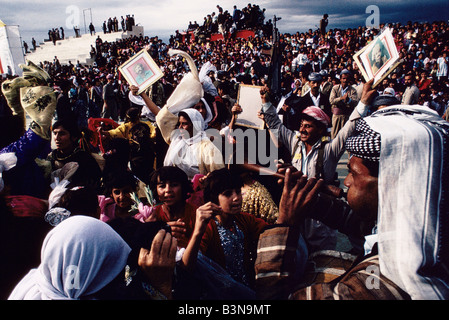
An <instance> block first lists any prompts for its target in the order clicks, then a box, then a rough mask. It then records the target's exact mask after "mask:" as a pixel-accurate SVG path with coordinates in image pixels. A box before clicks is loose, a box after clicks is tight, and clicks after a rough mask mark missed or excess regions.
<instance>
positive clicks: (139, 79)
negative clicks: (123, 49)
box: [118, 49, 164, 94]
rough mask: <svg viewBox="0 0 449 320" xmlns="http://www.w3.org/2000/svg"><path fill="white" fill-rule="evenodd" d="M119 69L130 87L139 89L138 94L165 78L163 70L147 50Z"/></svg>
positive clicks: (137, 54) (140, 52)
mask: <svg viewBox="0 0 449 320" xmlns="http://www.w3.org/2000/svg"><path fill="white" fill-rule="evenodd" d="M118 69H119V71H120V73H121V74H122V75H123V77H124V78H125V79H126V81H128V83H129V84H130V85H135V86H137V87H139V91H138V92H137V93H138V94H140V93H142V92H143V91H145V90H146V89H147V88H148V87H149V86H151V85H152V84H153V83H155V82H156V81H157V80H159V79H160V78H162V77H163V76H164V73H163V72H162V70H161V69H160V68H159V66H158V65H157V64H156V62H154V60H153V58H151V56H150V54H149V53H148V52H147V51H146V50H145V49H142V50H141V51H139V52H138V53H136V54H135V55H134V56H132V57H131V58H130V59H129V60H128V61H126V62H125V63H123V64H122V65H121V66H120V67H119V68H118Z"/></svg>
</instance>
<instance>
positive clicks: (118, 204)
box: [98, 171, 137, 222]
mask: <svg viewBox="0 0 449 320" xmlns="http://www.w3.org/2000/svg"><path fill="white" fill-rule="evenodd" d="M105 185H106V192H105V195H99V196H98V204H99V207H100V220H101V221H104V222H108V221H109V220H112V219H114V218H119V217H120V218H124V217H129V216H131V215H132V211H131V209H132V206H133V204H134V201H133V199H132V196H131V195H132V193H133V192H135V191H136V189H137V180H136V178H135V177H134V175H133V174H132V173H131V172H129V171H121V172H117V173H116V174H115V175H110V176H109V177H108V179H107V181H106V182H105Z"/></svg>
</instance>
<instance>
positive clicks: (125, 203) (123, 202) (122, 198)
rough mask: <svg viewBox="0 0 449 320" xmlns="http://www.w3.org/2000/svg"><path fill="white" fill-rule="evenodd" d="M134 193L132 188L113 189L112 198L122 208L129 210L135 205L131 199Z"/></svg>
mask: <svg viewBox="0 0 449 320" xmlns="http://www.w3.org/2000/svg"><path fill="white" fill-rule="evenodd" d="M132 192H133V189H132V188H131V187H123V188H112V197H113V198H114V202H115V203H116V204H117V205H118V206H119V207H120V208H129V207H131V205H132V203H133V201H132V199H131V193H132Z"/></svg>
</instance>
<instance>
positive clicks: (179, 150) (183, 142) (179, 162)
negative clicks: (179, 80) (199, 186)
mask: <svg viewBox="0 0 449 320" xmlns="http://www.w3.org/2000/svg"><path fill="white" fill-rule="evenodd" d="M182 112H185V113H186V114H187V116H188V117H189V118H190V121H192V124H193V137H191V138H189V139H185V138H184V137H183V136H182V135H181V132H180V130H179V129H176V130H173V132H172V137H171V143H170V147H169V148H168V150H167V154H166V156H165V160H164V166H176V167H179V168H180V169H182V170H183V171H184V172H185V173H187V176H189V177H193V176H194V175H195V174H197V173H199V161H200V159H199V156H200V154H198V152H197V151H198V150H197V149H196V148H195V144H197V143H198V142H201V141H202V140H203V139H208V137H207V135H206V133H205V132H204V130H203V128H204V118H203V116H202V115H201V113H200V112H199V111H198V110H196V109H193V108H189V109H184V110H182Z"/></svg>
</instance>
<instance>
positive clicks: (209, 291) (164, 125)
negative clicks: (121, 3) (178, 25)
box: [0, 4, 449, 300]
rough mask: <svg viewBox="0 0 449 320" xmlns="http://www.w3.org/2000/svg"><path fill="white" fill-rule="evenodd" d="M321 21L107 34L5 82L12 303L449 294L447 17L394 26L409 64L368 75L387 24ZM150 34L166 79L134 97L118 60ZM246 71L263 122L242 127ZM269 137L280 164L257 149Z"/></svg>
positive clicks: (6, 285) (7, 285) (1, 198)
mask: <svg viewBox="0 0 449 320" xmlns="http://www.w3.org/2000/svg"><path fill="white" fill-rule="evenodd" d="M217 9H218V12H219V15H220V14H226V16H227V17H228V19H233V16H231V15H230V14H229V13H226V11H223V9H222V8H221V7H220V6H217ZM234 9H237V8H236V7H234ZM253 10H254V11H253ZM241 11H242V12H243V16H244V17H245V16H246V18H240V19H239V20H238V21H239V22H240V23H241V24H240V25H239V27H241V28H252V29H253V30H256V31H258V30H261V28H263V27H264V25H265V24H264V22H263V21H264V19H263V18H262V17H263V10H260V9H259V7H258V6H257V5H251V4H249V5H248V7H246V8H244V9H242V10H241ZM251 12H252V13H251ZM256 13H257V14H256ZM234 14H235V11H234ZM256 17H257V18H256ZM327 17H328V16H327V15H324V16H323V19H327ZM211 18H212V17H211ZM206 20H207V19H206V18H205V23H206ZM218 21H219V19H218V18H217V22H218ZM220 21H221V20H220ZM233 21H235V20H233ZM205 25H206V24H205ZM217 26H218V29H216V30H214V31H212V30H211V31H212V32H220V28H219V24H218V25H217ZM320 26H321V28H320V29H318V30H315V31H313V29H310V30H308V31H307V32H303V33H300V32H297V33H296V34H281V35H279V43H277V44H276V43H274V38H273V34H272V33H270V32H268V33H265V32H255V34H256V36H255V37H254V38H248V39H243V38H233V37H229V38H228V37H225V38H224V39H223V40H218V41H210V39H208V38H207V37H206V38H205V39H201V41H200V39H198V40H196V39H194V40H193V41H188V42H187V41H182V39H181V38H178V37H172V38H171V39H170V41H169V43H164V42H163V41H162V40H160V39H159V38H158V37H152V38H150V37H144V36H142V35H141V36H132V37H129V38H127V39H122V40H118V41H116V42H103V41H102V40H101V36H100V35H98V37H97V41H96V46H95V48H94V47H92V50H93V51H92V57H94V58H95V62H94V63H93V64H92V65H82V64H80V63H77V64H76V65H73V64H69V65H62V64H60V63H59V62H58V61H57V58H56V57H55V61H46V62H43V63H41V64H40V65H35V64H33V63H32V62H27V64H26V65H22V69H23V76H21V77H18V76H10V77H8V78H7V79H2V84H1V87H2V95H1V96H0V98H1V100H0V106H1V108H0V110H1V112H2V113H1V118H0V119H1V121H2V123H1V125H0V128H1V130H2V131H3V132H4V134H2V135H0V136H1V141H0V142H1V144H0V164H1V166H0V168H1V176H0V178H1V179H0V182H1V184H0V189H1V191H0V206H1V207H2V212H4V214H2V216H1V217H0V219H1V226H0V227H1V232H0V234H1V237H2V239H1V241H0V243H2V247H1V250H2V256H3V257H4V259H2V266H1V267H2V270H1V272H0V274H1V286H0V287H1V288H2V292H1V298H2V299H7V298H9V299H14V300H15V299H198V300H200V299H202V300H215V299H232V300H239V299H242V300H249V299H287V298H289V299H448V298H449V274H448V273H447V268H446V267H445V266H447V263H448V262H449V261H448V259H449V255H448V254H447V252H448V251H447V249H448V244H449V242H448V239H446V237H447V234H448V233H447V230H448V224H447V221H448V219H447V217H448V214H449V211H448V208H449V206H448V205H447V203H446V202H447V199H449V198H448V194H447V193H448V192H449V191H448V190H449V186H448V183H449V177H447V175H448V172H447V170H445V165H446V163H447V161H448V159H447V157H448V154H449V153H448V145H449V144H448V143H447V141H448V139H449V123H448V121H449V115H448V110H449V109H448V104H449V80H448V63H449V61H448V57H447V54H448V52H449V25H448V24H447V22H433V23H422V24H421V23H412V22H409V23H407V24H405V25H401V24H395V25H390V27H391V28H392V32H393V36H394V39H395V43H396V45H397V48H398V51H399V54H400V57H401V58H403V59H404V60H403V63H402V64H400V65H399V66H398V67H397V68H396V69H395V70H394V72H392V73H391V74H390V75H389V76H388V77H387V78H386V79H385V80H384V81H383V82H382V83H381V84H380V85H379V86H377V87H375V88H373V81H372V80H371V81H368V82H366V81H364V79H363V77H362V75H361V73H360V71H359V70H358V67H357V64H356V63H354V60H353V55H354V53H356V52H357V51H358V50H360V49H361V48H363V47H364V46H365V45H367V44H368V43H369V42H371V41H373V40H374V39H375V37H376V35H378V34H379V33H380V31H381V29H373V28H367V27H359V28H357V29H346V30H332V29H330V30H328V31H326V26H327V22H324V21H323V23H320ZM382 27H383V26H381V28H382ZM105 32H106V31H105ZM275 45H278V47H279V56H275V55H272V52H275V50H273V51H272V50H271V49H272V48H273V47H274V46H275ZM142 49H146V50H147V51H148V53H149V54H150V55H151V56H152V58H153V59H154V60H155V62H156V63H157V65H158V66H159V67H160V68H161V70H162V71H163V74H164V76H163V77H162V78H161V79H160V80H158V81H157V82H156V83H155V84H153V85H152V86H151V87H150V88H148V89H146V90H144V91H142V92H141V91H140V88H138V87H136V86H134V85H129V84H128V83H127V82H126V80H125V79H124V78H123V77H122V75H121V73H120V72H119V71H118V67H119V66H120V65H121V64H122V63H124V62H125V61H127V60H128V59H129V58H130V57H132V56H133V55H134V54H135V53H137V52H139V51H140V50H142ZM276 68H279V71H280V75H281V76H280V79H279V82H278V83H276V81H275V77H273V76H272V75H273V72H274V71H276ZM241 84H245V85H253V86H258V87H259V88H258V90H260V92H259V93H260V101H261V103H260V108H259V109H258V111H255V113H257V114H256V116H257V117H259V118H260V119H261V120H263V123H264V128H263V129H254V128H250V127H245V126H242V125H237V124H236V119H238V115H239V114H240V113H241V112H242V106H240V105H239V86H240V85H241ZM276 84H277V86H276ZM278 89H279V90H278ZM26 117H28V119H30V122H29V126H28V127H26V125H25V119H26ZM251 130H263V131H266V132H268V133H269V134H267V135H266V137H267V139H266V141H258V142H257V143H255V145H250V144H249V143H248V141H247V140H246V139H240V138H241V136H242V134H241V132H243V136H246V133H248V132H249V131H251ZM263 143H265V144H267V145H269V146H270V149H269V150H272V149H271V148H275V150H276V152H275V153H274V154H275V155H276V156H275V157H272V158H270V162H271V163H274V164H275V167H276V168H277V171H273V170H271V169H268V168H267V167H266V166H264V165H265V164H262V163H258V161H257V160H258V159H253V158H252V155H251V153H250V152H249V151H248V149H251V148H260V145H261V144H263ZM256 145H257V147H256ZM229 150H231V151H230V152H228V151H229ZM241 150H244V151H243V154H244V156H243V158H241V159H240V158H239V157H238V156H237V155H240V154H239V152H240V151H241ZM264 150H265V149H264ZM344 152H348V153H349V154H350V160H349V164H348V168H349V173H348V175H347V177H346V178H345V180H344V182H343V184H344V186H345V187H346V188H347V193H346V194H342V189H341V188H339V187H341V186H340V181H339V180H338V177H336V168H337V164H338V162H339V160H340V158H341V157H342V155H343V153H344ZM228 155H230V157H227V156H228ZM270 155H273V153H272V154H270ZM270 168H271V167H270ZM267 171H269V174H268V175H263V174H262V173H263V172H267ZM336 192H338V193H336ZM339 233H340V234H345V235H346V237H347V239H348V242H349V243H350V244H351V248H350V249H348V251H347V252H344V253H342V252H338V251H336V250H337V242H338V239H339V238H338V234H339ZM4 244H8V245H7V246H4ZM86 244H89V245H88V246H87V245H86ZM86 247H87V248H88V249H89V250H88V252H85V251H84V250H85V249H84V248H86ZM68 248H70V250H68ZM103 266H105V267H103ZM30 270H31V271H30Z"/></svg>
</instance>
